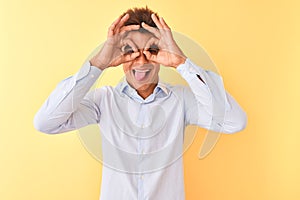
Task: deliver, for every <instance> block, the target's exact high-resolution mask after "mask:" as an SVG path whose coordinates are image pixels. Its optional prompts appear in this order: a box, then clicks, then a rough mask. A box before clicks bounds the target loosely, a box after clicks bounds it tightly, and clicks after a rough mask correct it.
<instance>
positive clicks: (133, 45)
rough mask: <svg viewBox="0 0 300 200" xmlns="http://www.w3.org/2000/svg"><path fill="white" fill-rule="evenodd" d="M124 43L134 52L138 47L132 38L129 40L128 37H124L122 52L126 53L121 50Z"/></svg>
mask: <svg viewBox="0 0 300 200" xmlns="http://www.w3.org/2000/svg"><path fill="white" fill-rule="evenodd" d="M126 45H129V46H130V47H131V48H132V50H133V51H134V52H137V51H138V48H137V46H136V44H135V43H134V42H133V41H132V40H130V39H128V38H125V39H124V40H123V41H122V52H123V53H126V52H125V51H124V50H123V47H125V46H126Z"/></svg>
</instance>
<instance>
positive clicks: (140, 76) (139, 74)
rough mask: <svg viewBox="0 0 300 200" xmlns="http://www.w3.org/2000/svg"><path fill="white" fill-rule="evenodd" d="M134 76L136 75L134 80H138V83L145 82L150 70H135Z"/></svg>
mask: <svg viewBox="0 0 300 200" xmlns="http://www.w3.org/2000/svg"><path fill="white" fill-rule="evenodd" d="M132 71H133V75H134V78H135V79H136V80H137V81H143V80H146V79H147V77H148V75H149V73H150V71H151V70H150V69H143V70H142V69H133V70H132Z"/></svg>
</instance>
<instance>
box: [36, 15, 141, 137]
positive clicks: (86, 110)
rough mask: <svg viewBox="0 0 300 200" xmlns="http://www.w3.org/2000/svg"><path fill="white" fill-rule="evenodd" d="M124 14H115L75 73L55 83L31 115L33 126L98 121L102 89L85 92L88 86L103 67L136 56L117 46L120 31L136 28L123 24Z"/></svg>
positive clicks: (51, 129)
mask: <svg viewBox="0 0 300 200" xmlns="http://www.w3.org/2000/svg"><path fill="white" fill-rule="evenodd" d="M128 18H129V15H128V14H126V15H124V16H120V17H118V18H117V19H116V20H115V21H114V22H113V23H112V25H111V26H110V27H109V29H108V34H107V40H106V42H105V44H104V46H103V47H102V48H101V50H100V51H99V52H98V53H97V54H96V55H95V56H94V57H93V58H92V59H91V60H90V61H87V62H85V64H84V65H83V67H82V68H81V69H80V71H79V72H78V73H77V74H76V75H75V76H72V77H69V78H67V79H65V80H63V81H62V82H61V83H60V84H58V86H57V87H56V89H55V90H54V91H53V92H52V93H51V94H50V96H49V97H48V99H47V100H46V102H45V103H44V104H43V106H42V107H41V109H40V110H39V111H38V112H37V114H36V115H35V117H34V126H35V128H36V129H37V130H39V131H41V132H45V133H62V132H66V131H71V130H75V129H78V128H81V127H83V126H86V125H88V124H93V123H98V122H99V120H100V110H99V103H100V99H101V96H102V95H103V94H101V91H103V90H101V89H100V90H99V91H97V92H94V91H91V92H89V93H88V91H89V89H90V88H91V86H92V85H93V84H94V83H95V81H96V80H97V78H98V77H99V75H100V74H101V72H102V71H103V70H105V69H106V68H109V67H116V66H118V65H120V64H122V63H124V62H128V61H131V60H133V59H134V58H136V57H137V56H139V52H135V53H133V54H130V55H127V54H124V52H121V50H120V49H121V47H120V45H121V40H122V37H123V35H124V34H125V33H126V32H127V31H132V30H137V29H138V28H139V25H130V26H124V23H125V22H126V20H128ZM91 65H92V66H91ZM104 95H105V94H104Z"/></svg>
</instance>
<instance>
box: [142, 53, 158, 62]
mask: <svg viewBox="0 0 300 200" xmlns="http://www.w3.org/2000/svg"><path fill="white" fill-rule="evenodd" d="M143 54H144V55H145V56H146V58H147V60H149V61H153V62H156V61H157V59H156V58H157V56H156V55H154V54H151V53H150V52H149V51H146V50H144V51H143Z"/></svg>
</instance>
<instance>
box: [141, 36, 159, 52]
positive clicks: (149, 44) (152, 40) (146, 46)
mask: <svg viewBox="0 0 300 200" xmlns="http://www.w3.org/2000/svg"><path fill="white" fill-rule="evenodd" d="M153 44H155V45H157V46H158V39H157V38H155V37H151V38H150V39H149V40H148V42H147V43H146V45H145V47H144V50H146V51H148V50H149V49H150V47H151V45H153Z"/></svg>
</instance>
